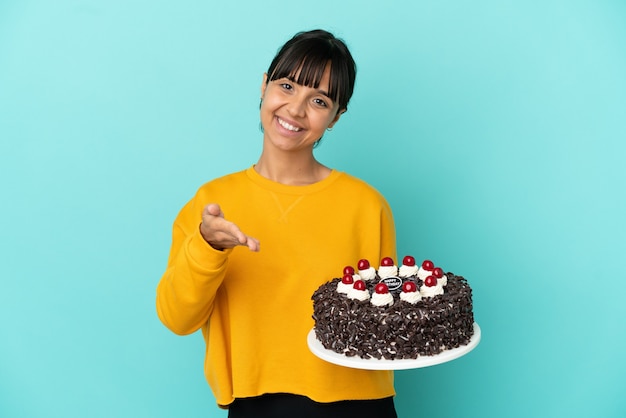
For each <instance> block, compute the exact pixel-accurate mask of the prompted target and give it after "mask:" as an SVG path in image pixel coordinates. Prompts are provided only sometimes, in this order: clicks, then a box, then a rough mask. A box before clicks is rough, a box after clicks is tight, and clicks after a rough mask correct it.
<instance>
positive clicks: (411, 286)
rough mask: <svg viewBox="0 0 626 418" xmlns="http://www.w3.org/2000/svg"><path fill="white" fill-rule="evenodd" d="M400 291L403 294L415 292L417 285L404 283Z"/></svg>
mask: <svg viewBox="0 0 626 418" xmlns="http://www.w3.org/2000/svg"><path fill="white" fill-rule="evenodd" d="M402 291H403V292H405V293H410V292H417V285H416V284H415V283H413V282H404V284H403V285H402Z"/></svg>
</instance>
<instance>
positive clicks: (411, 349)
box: [312, 273, 474, 360]
mask: <svg viewBox="0 0 626 418" xmlns="http://www.w3.org/2000/svg"><path fill="white" fill-rule="evenodd" d="M446 275H447V276H448V284H447V285H446V286H445V288H444V289H445V292H444V294H443V295H437V296H434V297H432V298H422V300H421V301H419V302H417V303H416V304H414V305H412V304H410V303H407V302H404V301H402V300H400V298H399V297H398V295H397V294H395V295H394V303H393V305H392V306H381V307H378V306H374V305H372V304H371V303H369V301H365V302H361V301H358V300H352V299H349V298H348V297H347V296H345V295H343V294H340V293H338V292H337V290H336V289H337V282H339V281H340V280H341V279H339V278H335V279H332V280H331V281H329V282H327V283H325V284H323V285H322V286H320V287H319V288H318V289H317V290H316V291H315V292H314V293H313V296H312V300H313V319H314V320H315V334H316V336H317V339H318V340H319V341H320V342H321V343H322V345H323V346H324V347H325V348H326V349H329V350H332V351H334V352H337V353H341V354H344V355H346V356H348V357H353V356H359V357H361V358H364V359H367V358H376V359H382V358H384V359H387V360H393V359H416V358H418V357H419V356H432V355H435V354H439V353H441V352H442V351H444V350H448V349H451V348H456V347H459V346H462V345H466V344H467V343H468V342H469V340H470V338H471V337H472V335H473V333H474V314H473V306H472V289H471V288H470V286H469V285H468V283H467V281H466V280H465V278H463V277H462V276H455V275H454V274H452V273H447V274H446ZM404 280H405V281H406V280H410V281H413V282H415V283H416V284H417V288H418V289H419V288H420V286H421V285H422V281H421V280H420V279H418V278H416V277H411V278H408V279H404ZM377 282H378V281H377V280H371V281H368V282H367V283H366V285H367V286H368V289H367V290H368V291H369V292H370V293H371V292H373V290H374V286H375V285H376V283H377Z"/></svg>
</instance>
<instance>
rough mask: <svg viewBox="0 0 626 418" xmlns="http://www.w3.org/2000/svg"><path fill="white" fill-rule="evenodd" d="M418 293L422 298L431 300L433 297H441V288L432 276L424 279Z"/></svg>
mask: <svg viewBox="0 0 626 418" xmlns="http://www.w3.org/2000/svg"><path fill="white" fill-rule="evenodd" d="M420 293H421V294H422V297H425V298H432V297H433V296H437V295H443V293H444V291H443V286H442V285H441V284H440V283H437V279H436V278H435V277H434V276H428V277H426V278H425V279H424V284H423V285H422V287H420Z"/></svg>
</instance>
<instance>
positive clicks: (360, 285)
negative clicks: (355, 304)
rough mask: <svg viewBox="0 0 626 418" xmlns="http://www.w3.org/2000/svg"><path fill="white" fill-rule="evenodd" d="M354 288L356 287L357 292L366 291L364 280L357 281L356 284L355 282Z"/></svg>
mask: <svg viewBox="0 0 626 418" xmlns="http://www.w3.org/2000/svg"><path fill="white" fill-rule="evenodd" d="M352 287H354V288H355V289H356V290H365V282H364V281H363V280H357V281H356V282H354V285H353V286H352Z"/></svg>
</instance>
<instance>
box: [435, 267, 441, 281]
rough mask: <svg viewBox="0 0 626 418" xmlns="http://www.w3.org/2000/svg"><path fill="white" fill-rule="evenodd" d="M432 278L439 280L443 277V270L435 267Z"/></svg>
mask: <svg viewBox="0 0 626 418" xmlns="http://www.w3.org/2000/svg"><path fill="white" fill-rule="evenodd" d="M433 276H435V277H436V278H438V279H441V278H442V277H443V270H442V269H441V267H435V268H434V269H433Z"/></svg>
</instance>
